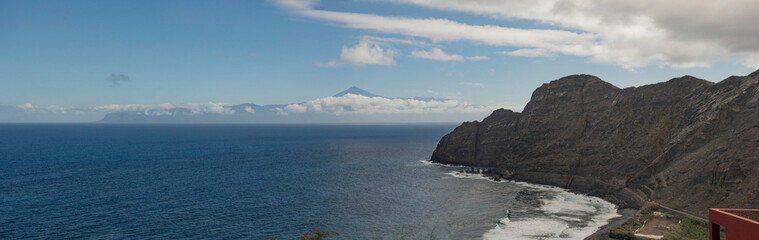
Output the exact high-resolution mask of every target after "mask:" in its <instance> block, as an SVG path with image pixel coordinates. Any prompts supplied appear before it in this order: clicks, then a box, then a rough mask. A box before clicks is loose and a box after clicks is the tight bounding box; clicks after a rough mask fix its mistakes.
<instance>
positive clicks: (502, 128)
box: [431, 71, 759, 216]
mask: <svg viewBox="0 0 759 240" xmlns="http://www.w3.org/2000/svg"><path fill="white" fill-rule="evenodd" d="M757 85H759V71H757V72H755V73H752V74H751V75H748V76H743V77H736V76H733V77H729V78H727V79H725V80H723V81H721V82H719V83H717V84H714V83H712V82H709V81H706V80H702V79H698V78H695V77H692V76H684V77H680V78H674V79H671V80H669V81H666V82H662V83H657V84H652V85H646V86H641V87H630V88H625V89H620V88H618V87H615V86H613V85H612V84H609V83H607V82H604V81H602V80H601V79H599V78H597V77H595V76H591V75H572V76H567V77H564V78H561V79H558V80H555V81H551V82H550V83H547V84H543V85H542V86H540V87H539V88H538V89H536V90H535V92H533V94H532V98H531V100H530V102H529V103H528V104H527V106H526V107H525V109H524V110H523V111H522V112H521V113H518V112H513V111H510V110H504V109H499V110H496V111H495V112H493V113H492V114H491V115H490V116H488V117H487V118H485V119H483V120H482V121H481V122H477V121H475V122H466V123H464V124H462V125H461V126H459V127H457V128H456V129H455V130H454V131H453V132H451V133H449V134H448V135H446V136H444V137H443V138H442V139H441V140H440V142H439V143H438V146H437V148H436V149H435V151H434V153H433V154H432V158H431V159H432V161H434V162H439V163H448V164H461V165H466V166H474V167H489V168H495V169H494V170H493V171H494V172H498V173H497V175H499V176H501V177H503V178H506V179H513V180H521V181H528V182H535V183H541V184H550V185H555V186H559V187H566V188H571V189H575V190H577V191H580V192H585V193H588V194H592V195H598V196H604V197H606V198H607V199H609V200H611V201H614V202H616V203H618V204H621V205H623V206H639V205H640V204H642V203H643V202H644V201H646V200H649V199H650V200H653V201H657V202H659V203H662V204H665V205H668V206H672V207H679V208H684V209H686V210H689V211H691V212H693V213H696V214H700V215H702V216H705V215H706V214H707V208H709V207H728V208H746V207H753V208H757V207H759V174H757V173H758V172H757V171H759V155H758V154H759V152H757V151H759V88H758V87H757ZM496 169H497V170H496Z"/></svg>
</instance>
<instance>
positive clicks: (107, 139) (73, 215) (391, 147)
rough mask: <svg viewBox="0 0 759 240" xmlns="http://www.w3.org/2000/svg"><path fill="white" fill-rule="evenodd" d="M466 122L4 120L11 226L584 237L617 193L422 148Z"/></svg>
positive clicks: (3, 163) (0, 135)
mask: <svg viewBox="0 0 759 240" xmlns="http://www.w3.org/2000/svg"><path fill="white" fill-rule="evenodd" d="M454 127H455V125H377V126H365V125H99V124H1V125H0V239H20V238H85V237H86V238H95V239H103V238H118V239H121V238H133V239H134V238H137V239H143V238H158V239H182V238H192V239H197V238H213V239H218V238H226V239H230V238H231V239H239V238H246V239H265V238H267V237H276V238H277V239H296V238H297V237H298V236H300V235H301V234H302V233H304V232H306V231H308V230H310V229H313V228H320V229H326V230H330V231H334V232H338V233H339V234H340V235H339V236H338V238H337V239H398V238H400V237H401V236H404V235H406V236H424V235H429V234H430V233H431V232H433V233H434V235H435V236H436V237H437V238H438V239H482V238H486V239H541V238H543V237H541V236H544V237H551V236H555V237H557V238H568V239H577V238H580V239H581V236H580V235H587V234H589V233H592V231H593V230H595V229H596V228H597V227H598V226H600V225H602V224H603V223H605V221H606V220H607V219H608V218H610V217H613V216H614V215H615V213H614V212H613V210H614V209H613V206H612V205H610V204H608V203H606V202H603V201H600V202H599V201H598V199H595V198H590V197H585V196H580V195H576V194H572V193H567V192H566V191H563V190H561V189H555V188H549V187H542V186H533V185H529V184H522V183H509V182H506V183H496V182H492V181H488V180H486V179H483V178H482V177H481V176H478V175H472V174H464V173H460V172H458V171H459V170H461V168H457V167H451V166H441V165H437V164H431V163H429V162H426V161H423V160H426V159H429V157H430V155H431V154H432V151H433V150H434V149H435V146H436V144H437V142H438V140H439V139H440V138H441V137H442V136H443V135H445V134H446V133H448V132H450V131H451V130H452V129H453V128H454Z"/></svg>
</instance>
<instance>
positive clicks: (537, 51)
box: [497, 48, 554, 57]
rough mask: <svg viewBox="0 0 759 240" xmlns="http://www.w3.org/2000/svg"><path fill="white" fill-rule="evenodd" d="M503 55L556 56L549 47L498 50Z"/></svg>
mask: <svg viewBox="0 0 759 240" xmlns="http://www.w3.org/2000/svg"><path fill="white" fill-rule="evenodd" d="M497 53H498V54H501V55H510V56H518V57H550V56H554V53H552V52H551V51H549V50H547V49H541V48H526V49H518V50H514V51H500V52H497Z"/></svg>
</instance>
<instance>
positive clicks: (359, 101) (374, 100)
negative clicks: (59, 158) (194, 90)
mask: <svg viewBox="0 0 759 240" xmlns="http://www.w3.org/2000/svg"><path fill="white" fill-rule="evenodd" d="M503 107H506V104H504V105H497V106H482V105H474V104H470V103H467V102H464V101H460V100H457V99H438V98H431V97H430V98H387V97H380V96H363V95H358V94H353V93H347V94H345V95H342V96H332V97H323V98H318V99H313V100H310V101H306V102H303V103H294V104H281V105H265V106H259V105H255V104H249V103H243V104H236V105H235V104H228V103H221V102H209V103H206V104H193V103H186V104H171V103H162V104H108V105H101V106H95V107H86V108H66V107H61V106H55V105H51V106H38V105H32V104H23V105H19V106H0V108H4V109H7V110H9V112H6V113H2V112H0V122H2V121H6V122H7V121H9V120H8V119H34V116H45V117H49V116H66V115H69V116H79V117H80V118H85V117H89V118H90V119H91V121H94V120H99V119H100V118H103V116H104V115H107V114H112V113H118V114H122V115H131V116H143V117H144V116H150V117H172V116H184V117H187V116H200V117H209V119H211V120H213V119H212V118H211V117H213V116H216V117H220V118H224V116H230V117H235V116H247V117H252V118H255V117H256V116H260V117H265V118H271V117H277V118H278V119H282V120H288V118H293V119H297V120H296V121H303V122H308V121H309V119H311V118H316V119H320V121H337V120H339V119H340V118H341V117H345V116H353V117H370V116H383V117H382V118H381V119H384V120H386V121H392V122H402V120H403V118H402V116H403V117H405V116H409V115H417V116H418V117H417V119H425V116H426V115H430V114H432V115H434V114H445V115H447V116H448V117H449V118H447V119H449V120H450V119H455V120H458V119H457V118H456V116H461V117H460V118H461V119H462V120H475V119H469V118H470V116H473V115H472V114H474V115H477V116H479V115H482V116H486V115H487V114H489V113H490V112H492V111H494V110H496V109H498V108H503ZM511 109H513V110H520V109H515V108H514V107H512V108H511ZM3 114H5V115H7V116H5V117H3V116H2V115H3ZM13 114H15V115H13ZM18 114H21V115H24V117H23V118H22V117H19V116H18ZM10 116H14V117H10ZM320 116H321V117H320ZM324 116H332V118H328V120H324V119H325V118H324ZM393 116H397V117H401V118H397V119H396V118H394V117H393ZM96 118H97V119H96ZM4 119H5V120H4ZM330 119H331V120H330ZM359 119H360V120H356V121H357V122H361V121H365V120H367V119H365V118H359ZM368 119H371V118H368ZM243 120H245V119H244V118H234V119H233V120H231V121H243ZM348 121H351V120H348ZM428 121H430V122H435V121H439V120H436V119H435V118H429V120H428Z"/></svg>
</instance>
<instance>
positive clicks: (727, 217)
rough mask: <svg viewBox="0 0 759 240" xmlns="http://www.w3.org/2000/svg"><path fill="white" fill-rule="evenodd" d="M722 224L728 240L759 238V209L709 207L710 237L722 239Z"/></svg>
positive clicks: (713, 239) (711, 239)
mask: <svg viewBox="0 0 759 240" xmlns="http://www.w3.org/2000/svg"><path fill="white" fill-rule="evenodd" d="M720 226H722V227H724V228H725V237H726V238H727V239H726V240H749V239H752V240H754V239H759V209H717V208H710V209H709V239H710V240H718V239H720Z"/></svg>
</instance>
